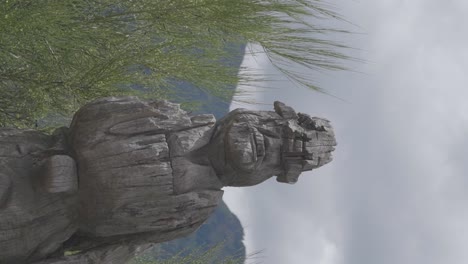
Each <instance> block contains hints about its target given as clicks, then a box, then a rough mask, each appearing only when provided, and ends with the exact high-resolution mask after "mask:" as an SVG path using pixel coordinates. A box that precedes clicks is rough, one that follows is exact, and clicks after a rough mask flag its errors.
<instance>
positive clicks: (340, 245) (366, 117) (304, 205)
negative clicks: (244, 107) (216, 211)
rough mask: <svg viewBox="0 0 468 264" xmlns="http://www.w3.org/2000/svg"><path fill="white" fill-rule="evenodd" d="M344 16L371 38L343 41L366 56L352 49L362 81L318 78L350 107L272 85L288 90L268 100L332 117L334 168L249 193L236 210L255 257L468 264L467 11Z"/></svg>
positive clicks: (422, 5)
mask: <svg viewBox="0 0 468 264" xmlns="http://www.w3.org/2000/svg"><path fill="white" fill-rule="evenodd" d="M337 5H338V4H337ZM338 7H339V8H340V10H341V13H343V15H345V16H346V17H347V18H348V19H349V20H351V21H353V23H355V24H358V25H359V26H360V28H357V31H364V32H365V34H356V35H350V36H348V38H349V39H347V40H344V42H346V43H348V42H349V43H350V45H352V46H355V47H358V48H360V50H354V51H351V52H352V54H353V55H356V56H357V57H360V58H362V59H365V60H367V63H365V64H352V65H351V64H350V66H352V67H353V69H355V70H356V71H357V72H362V74H361V73H350V72H345V73H330V74H327V75H322V76H318V78H319V79H318V80H317V81H319V82H320V83H321V85H322V86H324V87H325V88H329V90H330V91H331V92H332V93H334V94H335V95H337V96H338V97H340V98H343V99H344V100H345V101H344V102H343V101H340V100H337V99H335V98H332V97H329V96H326V95H321V94H317V93H313V92H311V91H307V90H306V89H301V88H297V87H293V86H291V87H285V82H272V83H269V84H268V85H270V86H273V87H277V88H278V87H280V88H282V89H272V90H270V91H269V92H268V93H262V94H261V95H260V96H259V98H258V100H260V101H262V102H269V103H270V102H273V101H274V100H278V99H280V100H282V101H284V102H285V103H287V104H289V105H291V106H294V107H295V108H296V109H297V110H299V111H302V112H306V113H310V114H312V115H316V116H321V117H326V118H328V119H330V120H331V121H332V124H333V125H334V127H335V133H336V135H337V140H338V147H337V150H336V151H335V153H334V156H335V160H334V161H333V162H332V163H330V164H328V165H327V166H325V167H323V168H320V169H318V170H316V171H313V172H312V173H310V174H309V173H308V174H306V175H303V176H301V178H300V179H299V182H298V183H297V184H296V185H293V186H289V185H283V184H279V183H276V182H275V181H274V180H272V181H268V182H266V183H264V184H262V185H259V186H255V187H251V188H246V189H244V190H242V191H241V192H242V193H241V196H242V200H241V201H242V204H241V205H239V206H238V208H240V209H239V211H238V212H237V213H238V214H239V216H240V218H241V221H242V222H243V224H244V225H245V226H246V235H247V237H246V239H247V240H248V241H249V244H248V250H258V249H265V250H266V251H265V254H264V255H265V259H264V260H263V263H268V264H283V263H295V264H296V263H297V264H302V263H321V264H330V263H333V264H376V263H378V264H387V263H388V264H395V263H398V264H419V263H421V264H422V263H424V264H439V263H451V264H458V263H460V264H462V263H465V262H466V260H467V259H468V252H467V251H466V245H468V210H467V208H468V192H467V190H468V177H466V174H467V173H468V137H467V135H468V103H467V102H466V101H467V98H468V89H466V85H467V83H468V75H467V74H466V69H468V35H466V34H464V32H465V30H464V27H465V25H467V24H468V21H467V20H468V16H466V15H465V14H466V11H467V10H468V3H466V1H462V0H458V1H455V0H453V1H445V2H443V1H431V0H429V1H422V0H415V1H398V0H386V1H371V0H361V1H359V2H346V3H340V4H339V6H338ZM351 29H353V28H351ZM260 63H263V64H262V65H261V66H262V67H263V68H264V69H265V70H266V71H268V72H269V73H271V72H272V71H273V68H272V67H271V65H267V63H266V62H263V61H261V60H260ZM258 107H259V108H262V109H271V108H272V107H271V106H267V105H259V106H258ZM231 191H233V193H232V194H233V197H235V196H236V195H235V191H234V190H232V189H228V190H227V191H226V194H228V193H229V192H231ZM239 197H240V196H239ZM233 199H234V200H235V199H236V198H233ZM233 199H230V200H233ZM228 204H229V205H230V204H231V203H230V201H228ZM236 211H237V210H236Z"/></svg>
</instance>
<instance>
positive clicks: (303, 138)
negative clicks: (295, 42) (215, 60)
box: [211, 102, 336, 186]
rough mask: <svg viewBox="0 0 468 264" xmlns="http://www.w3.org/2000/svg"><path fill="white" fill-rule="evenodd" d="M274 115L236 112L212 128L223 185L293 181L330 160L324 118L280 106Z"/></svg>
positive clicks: (328, 133)
mask: <svg viewBox="0 0 468 264" xmlns="http://www.w3.org/2000/svg"><path fill="white" fill-rule="evenodd" d="M274 108H275V112H273V111H249V110H245V109H236V110H234V111H232V112H231V113H229V114H228V115H227V116H226V117H224V118H223V119H221V120H220V121H219V122H218V123H217V126H216V130H215V132H214V136H213V141H212V143H214V144H213V145H214V146H216V148H217V151H214V153H215V155H214V156H212V157H211V160H212V164H213V166H214V168H215V170H216V172H217V174H218V176H219V177H220V179H221V181H222V182H223V184H224V185H225V186H251V185H255V184H258V183H261V182H263V181H265V180H267V179H268V178H270V177H272V176H277V181H279V182H283V183H291V184H292V183H295V182H297V180H298V177H299V175H300V174H301V173H302V172H303V171H307V170H312V169H315V168H318V167H320V166H322V165H324V164H327V163H329V162H330V161H331V160H332V155H331V152H332V151H333V150H334V146H335V145H336V141H335V136H334V133H333V129H332V127H331V126H330V124H329V121H328V120H325V119H321V118H316V117H310V116H309V115H306V114H302V113H299V114H296V112H295V111H294V110H293V109H292V108H291V107H289V106H286V105H284V104H283V103H281V102H275V103H274Z"/></svg>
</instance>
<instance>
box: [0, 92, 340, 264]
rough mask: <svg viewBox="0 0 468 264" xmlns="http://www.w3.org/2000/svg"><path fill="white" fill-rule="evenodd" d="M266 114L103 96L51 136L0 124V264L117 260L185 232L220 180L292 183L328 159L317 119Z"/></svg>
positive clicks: (211, 200)
mask: <svg viewBox="0 0 468 264" xmlns="http://www.w3.org/2000/svg"><path fill="white" fill-rule="evenodd" d="M274 110H275V111H250V110H246V109H236V110H234V111H232V112H230V113H229V114H228V115H226V116H225V117H224V118H222V119H221V120H219V121H216V120H215V118H214V117H213V116H212V115H196V116H189V115H188V114H187V113H186V112H185V111H183V110H181V109H180V108H179V105H177V104H173V103H170V102H167V101H142V100H140V99H138V98H136V97H123V98H115V97H112V98H104V99H100V100H97V101H94V102H92V103H90V104H88V105H85V106H84V107H82V108H81V109H80V110H79V111H78V112H77V113H76V114H75V116H74V118H73V121H72V124H71V126H70V128H65V127H64V128H60V129H57V130H56V131H55V132H54V134H53V135H46V134H43V133H41V132H38V131H33V130H19V129H8V128H0V263H5V264H10V263H15V264H17V263H37V264H39V263H42V264H46V263H47V264H52V263H55V264H59V263H62V264H71V263H74V264H91V263H114V264H115V263H125V262H126V261H127V260H128V259H129V258H131V257H132V256H133V255H134V254H135V252H136V251H138V250H141V249H144V248H146V247H149V246H150V245H151V244H152V243H159V242H163V241H167V240H172V239H175V238H179V237H182V236H186V235H188V234H190V233H192V232H194V231H195V230H196V229H197V228H198V227H199V226H200V225H201V224H202V223H203V222H204V221H205V220H206V219H207V218H208V217H209V215H210V214H211V213H212V211H213V210H214V208H215V207H216V205H217V204H218V203H219V202H220V200H221V197H222V195H223V191H222V190H221V189H222V187H223V186H251V185H256V184H259V183H261V182H263V181H265V180H267V179H269V178H270V177H273V176H277V178H276V179H277V181H279V182H284V183H295V182H296V181H297V180H298V177H299V175H300V174H301V172H303V171H307V170H312V169H315V168H318V167H320V166H322V165H324V164H326V163H328V162H330V161H331V159H332V158H331V152H332V151H333V150H334V148H333V147H334V146H335V145H336V143H335V138H334V134H333V130H332V127H331V126H330V124H329V122H328V121H327V120H325V119H321V118H316V117H310V116H308V115H306V114H301V113H299V114H296V112H295V111H294V110H293V109H292V108H291V107H288V106H286V105H284V104H283V103H281V102H275V103H274ZM70 252H71V253H73V254H69V253H70ZM65 253H68V254H65Z"/></svg>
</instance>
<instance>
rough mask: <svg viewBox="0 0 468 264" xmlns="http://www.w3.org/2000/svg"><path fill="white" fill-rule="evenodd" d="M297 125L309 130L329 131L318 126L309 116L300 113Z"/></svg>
mask: <svg viewBox="0 0 468 264" xmlns="http://www.w3.org/2000/svg"><path fill="white" fill-rule="evenodd" d="M298 117H299V118H298V119H297V123H298V124H299V125H300V126H301V127H303V128H305V129H308V130H315V131H327V130H326V129H325V127H324V126H323V125H319V124H317V122H316V121H315V120H313V119H312V118H311V117H310V116H309V115H308V114H303V113H299V114H298Z"/></svg>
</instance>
